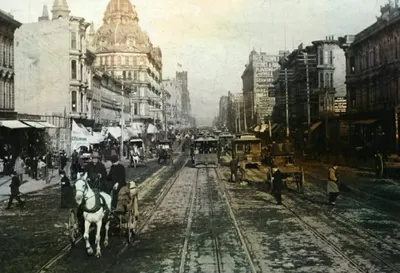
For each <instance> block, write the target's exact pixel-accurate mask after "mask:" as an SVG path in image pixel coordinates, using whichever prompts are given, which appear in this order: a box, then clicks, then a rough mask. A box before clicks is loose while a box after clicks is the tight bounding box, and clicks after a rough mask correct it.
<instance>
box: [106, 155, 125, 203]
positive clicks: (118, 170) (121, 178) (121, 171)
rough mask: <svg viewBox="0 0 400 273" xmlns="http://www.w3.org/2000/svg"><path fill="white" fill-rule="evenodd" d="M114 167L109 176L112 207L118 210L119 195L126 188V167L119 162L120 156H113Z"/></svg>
mask: <svg viewBox="0 0 400 273" xmlns="http://www.w3.org/2000/svg"><path fill="white" fill-rule="evenodd" d="M111 162H112V166H111V169H110V173H109V174H108V181H109V182H110V183H111V184H112V185H111V187H112V190H113V191H112V196H111V198H112V202H111V207H112V208H116V206H117V201H118V193H119V191H120V189H121V188H122V187H124V186H126V176H125V167H124V165H122V164H121V163H120V162H119V161H118V156H116V155H114V156H111Z"/></svg>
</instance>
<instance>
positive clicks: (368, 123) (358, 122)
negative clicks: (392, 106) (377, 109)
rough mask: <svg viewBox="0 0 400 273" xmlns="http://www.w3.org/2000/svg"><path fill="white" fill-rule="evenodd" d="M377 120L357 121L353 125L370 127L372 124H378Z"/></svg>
mask: <svg viewBox="0 0 400 273" xmlns="http://www.w3.org/2000/svg"><path fill="white" fill-rule="evenodd" d="M377 121H378V120H377V119H366V120H357V121H355V122H353V123H352V124H362V125H370V124H372V123H375V122H377Z"/></svg>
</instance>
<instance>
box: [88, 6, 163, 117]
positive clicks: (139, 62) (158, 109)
mask: <svg viewBox="0 0 400 273" xmlns="http://www.w3.org/2000/svg"><path fill="white" fill-rule="evenodd" d="M89 41H90V42H91V43H92V44H91V45H90V47H91V48H92V49H93V50H94V52H95V54H96V56H97V59H96V62H95V67H96V68H97V69H100V70H102V71H108V72H110V73H111V75H112V76H114V77H116V78H118V79H120V80H122V81H123V82H124V85H126V86H127V87H129V89H130V90H132V91H131V92H130V99H131V120H132V121H139V122H148V121H153V122H154V121H155V120H157V119H158V120H161V119H162V92H161V81H162V54H161V50H160V48H159V47H154V46H153V44H152V43H151V41H150V38H149V37H148V35H147V34H146V33H145V32H144V31H142V29H141V28H140V26H139V17H138V14H137V12H136V10H135V7H134V6H133V5H132V4H131V3H130V1H129V0H110V2H109V4H108V5H107V8H106V11H105V13H104V18H103V25H102V26H101V27H100V28H99V29H98V30H97V32H96V34H95V35H94V36H93V29H90V31H89Z"/></svg>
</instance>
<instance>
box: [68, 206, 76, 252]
mask: <svg viewBox="0 0 400 273" xmlns="http://www.w3.org/2000/svg"><path fill="white" fill-rule="evenodd" d="M78 229H79V228H78V219H77V217H76V214H75V211H74V210H70V212H69V217H68V233H69V239H70V241H71V245H73V246H74V245H75V239H76V237H77V235H78Z"/></svg>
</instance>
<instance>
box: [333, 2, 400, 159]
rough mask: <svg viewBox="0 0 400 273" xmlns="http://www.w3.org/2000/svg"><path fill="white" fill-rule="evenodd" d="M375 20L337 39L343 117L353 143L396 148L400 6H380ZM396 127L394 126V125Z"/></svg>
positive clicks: (385, 149) (381, 149)
mask: <svg viewBox="0 0 400 273" xmlns="http://www.w3.org/2000/svg"><path fill="white" fill-rule="evenodd" d="M380 11H381V15H380V16H379V17H377V21H376V22H375V23H374V24H372V25H370V26H369V27H367V28H366V29H364V30H363V31H361V32H360V33H358V34H357V35H355V36H353V35H349V36H346V37H344V38H342V39H341V41H342V43H343V44H342V47H343V48H344V50H345V52H346V66H347V69H346V85H347V115H346V116H347V118H348V119H349V120H352V121H353V122H351V126H350V131H353V130H354V131H353V132H354V134H353V135H354V139H353V141H354V143H357V145H358V146H364V147H373V149H374V150H376V149H378V150H380V151H388V150H389V151H390V150H391V151H396V152H397V151H398V150H397V147H398V143H396V137H395V136H396V129H395V128H396V126H397V125H396V124H395V123H396V122H395V121H396V118H395V117H396V115H397V114H395V112H396V111H397V109H396V107H397V106H398V105H399V102H400V91H399V90H400V87H399V86H400V72H399V69H398V66H399V63H400V37H399V32H400V9H399V7H398V5H397V4H396V5H393V4H387V5H385V6H383V7H381V10H380ZM397 127H398V126H397Z"/></svg>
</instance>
